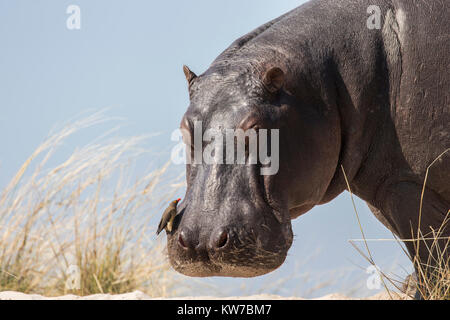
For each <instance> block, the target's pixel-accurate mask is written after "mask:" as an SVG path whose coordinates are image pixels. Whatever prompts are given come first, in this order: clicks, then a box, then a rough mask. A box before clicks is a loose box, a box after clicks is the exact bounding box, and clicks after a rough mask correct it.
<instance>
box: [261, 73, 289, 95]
mask: <svg viewBox="0 0 450 320" xmlns="http://www.w3.org/2000/svg"><path fill="white" fill-rule="evenodd" d="M263 83H264V86H265V87H266V89H267V90H269V92H271V93H275V92H277V91H279V90H280V89H281V88H282V87H283V85H284V72H283V70H281V69H280V68H278V67H273V68H270V69H269V70H267V71H266V73H265V74H264V76H263Z"/></svg>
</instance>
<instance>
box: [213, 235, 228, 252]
mask: <svg viewBox="0 0 450 320" xmlns="http://www.w3.org/2000/svg"><path fill="white" fill-rule="evenodd" d="M227 242H228V233H227V232H226V231H222V233H221V234H220V237H219V239H218V240H217V242H216V249H220V248H223V247H225V245H226V244H227Z"/></svg>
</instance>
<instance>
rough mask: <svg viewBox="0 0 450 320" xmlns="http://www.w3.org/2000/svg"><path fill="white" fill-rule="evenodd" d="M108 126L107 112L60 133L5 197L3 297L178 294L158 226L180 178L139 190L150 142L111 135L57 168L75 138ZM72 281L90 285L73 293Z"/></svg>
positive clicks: (150, 180) (156, 178)
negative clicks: (157, 216) (155, 221)
mask: <svg viewBox="0 0 450 320" xmlns="http://www.w3.org/2000/svg"><path fill="white" fill-rule="evenodd" d="M105 120H106V119H105V117H104V115H103V112H99V113H96V114H94V115H92V116H90V117H88V118H85V119H82V120H78V121H75V122H73V123H71V124H68V125H66V126H64V127H63V128H62V129H61V130H59V131H58V132H56V133H54V134H51V135H50V136H49V137H48V138H47V139H46V140H45V141H44V142H43V143H42V144H41V145H40V146H39V147H38V148H37V149H36V150H35V152H34V153H33V154H32V155H31V156H30V157H29V158H28V159H27V160H26V161H25V163H24V164H23V165H22V167H21V168H20V169H19V171H18V172H17V174H16V175H15V176H14V177H13V178H12V179H11V181H10V182H9V184H8V185H7V186H6V187H5V188H4V189H3V190H2V191H1V193H0V291H5V290H14V291H21V292H24V293H39V294H43V295H51V296H55V295H61V294H66V293H74V294H79V295H88V294H93V293H125V292H130V291H133V290H137V289H138V290H141V291H143V292H145V293H147V294H149V295H150V296H163V297H164V296H170V295H175V294H177V293H178V292H177V287H178V286H177V281H179V280H178V279H177V276H176V275H175V274H174V272H173V271H171V270H170V269H169V265H168V264H167V259H166V257H165V254H164V247H163V245H164V244H163V243H162V242H158V241H155V239H154V238H153V239H151V238H152V236H153V234H154V232H155V230H154V225H150V224H149V221H150V219H151V218H152V216H153V213H155V212H157V213H158V212H159V210H160V205H161V203H167V201H168V200H169V199H171V198H172V197H173V196H174V194H175V192H176V189H177V187H180V185H179V184H177V182H178V181H179V179H178V178H173V179H169V177H168V176H167V172H166V169H167V167H168V166H167V165H166V166H164V167H163V168H162V169H160V170H156V171H152V172H149V173H148V174H146V175H143V176H141V177H139V178H137V179H136V181H130V178H129V177H130V176H132V173H133V172H132V166H133V165H134V164H135V162H136V159H137V158H138V157H140V156H141V155H143V154H144V152H145V151H144V150H143V149H142V148H141V147H140V145H141V143H142V142H143V140H144V139H145V137H131V138H126V139H122V138H115V139H112V138H108V135H106V137H101V138H100V139H99V140H97V141H94V142H93V143H91V144H88V145H86V146H83V147H81V148H77V149H76V150H74V151H73V152H72V153H71V154H70V156H68V157H67V159H66V160H65V161H62V162H61V163H57V164H56V165H52V166H51V168H49V169H48V168H47V167H48V163H50V162H52V161H53V162H54V159H53V158H52V156H53V155H54V154H55V152H56V151H57V149H58V148H59V147H60V146H61V144H62V143H63V142H64V141H65V140H66V139H67V138H68V137H69V136H71V135H72V134H74V133H76V132H78V131H80V130H81V129H84V128H87V127H91V126H93V125H97V124H99V123H102V122H104V121H105ZM108 139H109V140H108ZM162 181H163V183H162ZM72 272H75V273H76V272H78V273H79V274H80V278H79V279H80V281H79V288H78V289H73V290H70V288H73V286H69V287H68V286H67V284H69V285H70V284H76V283H77V281H72V280H73V279H74V278H73V277H72V276H71V274H72Z"/></svg>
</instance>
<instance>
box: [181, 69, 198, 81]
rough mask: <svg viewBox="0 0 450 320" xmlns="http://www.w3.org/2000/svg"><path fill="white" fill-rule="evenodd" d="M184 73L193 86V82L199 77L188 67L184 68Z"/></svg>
mask: <svg viewBox="0 0 450 320" xmlns="http://www.w3.org/2000/svg"><path fill="white" fill-rule="evenodd" d="M183 72H184V75H185V76H186V80H187V82H188V84H189V85H191V82H192V80H194V79H195V78H197V75H196V74H195V73H193V72H192V71H191V70H190V69H189V68H188V67H187V66H183Z"/></svg>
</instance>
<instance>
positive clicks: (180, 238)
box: [178, 233, 187, 249]
mask: <svg viewBox="0 0 450 320" xmlns="http://www.w3.org/2000/svg"><path fill="white" fill-rule="evenodd" d="M178 243H179V244H180V245H181V246H182V247H183V248H185V249H187V245H186V243H185V242H184V239H183V234H182V233H180V235H179V236H178Z"/></svg>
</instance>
